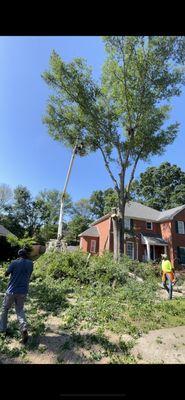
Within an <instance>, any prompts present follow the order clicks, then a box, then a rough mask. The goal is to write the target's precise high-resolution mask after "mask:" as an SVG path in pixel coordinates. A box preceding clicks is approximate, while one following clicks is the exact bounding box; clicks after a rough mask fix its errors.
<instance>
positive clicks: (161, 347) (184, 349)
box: [132, 326, 185, 364]
mask: <svg viewBox="0 0 185 400" xmlns="http://www.w3.org/2000/svg"><path fill="white" fill-rule="evenodd" d="M132 354H133V355H134V356H135V357H136V359H137V362H138V364H158V363H159V364H184V363H185V326H177V327H174V328H167V329H166V328H165V329H159V330H155V331H150V332H149V333H148V334H146V335H143V336H142V337H141V338H139V340H138V341H137V344H136V345H135V346H134V348H133V349H132Z"/></svg>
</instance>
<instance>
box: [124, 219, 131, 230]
mask: <svg viewBox="0 0 185 400" xmlns="http://www.w3.org/2000/svg"><path fill="white" fill-rule="evenodd" d="M126 221H127V222H129V224H128V225H129V228H128V227H127V226H126V224H125V222H126ZM124 225H125V228H126V229H129V230H130V226H131V224H130V218H127V217H126V218H125V219H124Z"/></svg>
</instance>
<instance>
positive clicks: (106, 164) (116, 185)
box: [99, 146, 120, 193]
mask: <svg viewBox="0 0 185 400" xmlns="http://www.w3.org/2000/svg"><path fill="white" fill-rule="evenodd" d="M99 149H100V151H101V153H102V156H103V159H104V162H105V167H106V169H107V171H108V173H109V175H110V177H111V179H112V181H113V182H114V186H115V189H116V191H117V192H118V193H119V192H120V189H119V186H118V182H117V180H116V178H115V177H114V175H113V173H112V171H111V169H110V166H109V163H108V161H107V158H106V155H105V152H104V150H103V148H102V147H101V146H99Z"/></svg>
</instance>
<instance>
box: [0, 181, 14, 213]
mask: <svg viewBox="0 0 185 400" xmlns="http://www.w3.org/2000/svg"><path fill="white" fill-rule="evenodd" d="M12 199H13V192H12V189H11V187H10V186H9V185H7V184H6V183H2V184H1V185H0V213H4V212H5V211H6V207H8V206H9V205H10V202H11V200H12Z"/></svg>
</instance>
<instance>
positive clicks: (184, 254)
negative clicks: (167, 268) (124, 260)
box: [79, 201, 185, 265]
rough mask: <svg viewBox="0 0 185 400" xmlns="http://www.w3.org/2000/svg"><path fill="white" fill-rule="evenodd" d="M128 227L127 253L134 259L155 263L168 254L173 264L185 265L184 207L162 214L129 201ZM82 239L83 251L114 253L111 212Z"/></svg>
mask: <svg viewBox="0 0 185 400" xmlns="http://www.w3.org/2000/svg"><path fill="white" fill-rule="evenodd" d="M125 228H126V229H127V233H126V235H125V236H126V239H125V253H126V254H127V255H128V256H129V257H131V258H132V259H136V260H139V261H146V260H155V259H158V258H160V257H161V253H167V254H168V255H169V257H170V259H171V261H172V263H173V264H177V263H179V264H184V265H185V205H182V206H180V207H176V208H172V209H170V210H167V211H162V212H160V211H157V210H154V209H153V208H151V207H147V206H144V205H142V204H140V203H136V202H133V201H130V202H129V203H127V204H126V208H125ZM79 237H80V248H81V249H82V250H83V251H84V252H89V253H91V254H102V253H103V252H104V251H105V250H109V251H113V224H112V217H111V213H108V214H106V215H105V216H103V217H102V218H100V219H98V220H97V221H95V222H94V223H92V224H91V226H90V227H89V228H88V229H87V230H86V231H85V232H82V233H81V234H80V235H79Z"/></svg>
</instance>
